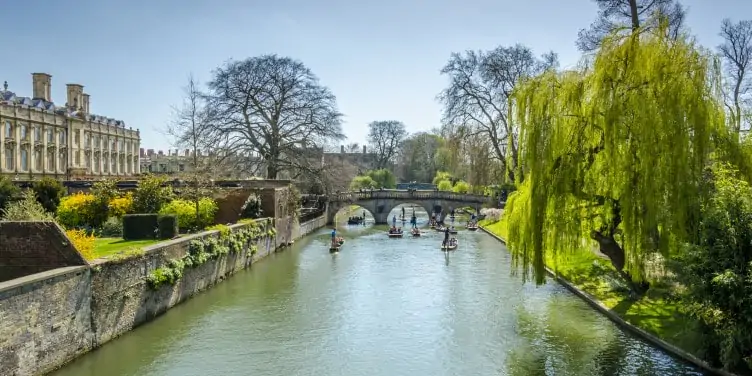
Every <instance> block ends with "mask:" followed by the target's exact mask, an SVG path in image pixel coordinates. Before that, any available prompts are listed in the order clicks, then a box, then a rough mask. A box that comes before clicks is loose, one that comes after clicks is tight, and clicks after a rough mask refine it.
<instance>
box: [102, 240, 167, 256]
mask: <svg viewBox="0 0 752 376" xmlns="http://www.w3.org/2000/svg"><path fill="white" fill-rule="evenodd" d="M160 241H162V240H158V239H146V240H123V239H122V238H96V239H95V240H94V258H95V259H98V258H106V257H108V256H112V255H115V254H118V253H124V252H126V251H128V252H134V251H137V250H139V249H140V248H141V247H145V246H148V245H152V244H155V243H159V242H160Z"/></svg>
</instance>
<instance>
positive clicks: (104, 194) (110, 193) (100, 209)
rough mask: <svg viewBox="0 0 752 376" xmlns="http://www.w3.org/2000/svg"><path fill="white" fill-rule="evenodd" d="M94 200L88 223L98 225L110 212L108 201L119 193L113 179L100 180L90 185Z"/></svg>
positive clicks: (104, 220)
mask: <svg viewBox="0 0 752 376" xmlns="http://www.w3.org/2000/svg"><path fill="white" fill-rule="evenodd" d="M91 193H92V195H93V196H94V201H93V202H92V204H91V219H90V220H89V223H88V224H89V225H90V226H92V227H99V226H101V225H102V224H103V223H105V222H106V221H107V218H109V213H110V201H111V200H112V199H114V198H116V197H118V196H119V195H120V192H119V191H118V189H117V182H116V181H115V180H113V179H106V180H100V181H98V182H96V183H94V185H92V187H91Z"/></svg>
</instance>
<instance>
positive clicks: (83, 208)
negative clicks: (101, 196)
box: [56, 193, 96, 228]
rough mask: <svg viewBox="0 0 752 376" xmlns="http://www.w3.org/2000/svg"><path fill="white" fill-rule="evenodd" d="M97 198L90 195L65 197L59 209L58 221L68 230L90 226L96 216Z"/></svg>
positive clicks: (80, 194)
mask: <svg viewBox="0 0 752 376" xmlns="http://www.w3.org/2000/svg"><path fill="white" fill-rule="evenodd" d="M95 201H96V198H95V197H94V195H92V194H88V193H76V194H73V195H69V196H65V197H63V198H62V199H61V200H60V204H59V205H58V207H57V213H56V214H57V221H58V222H59V223H60V224H61V225H63V226H64V227H66V228H74V227H79V226H86V225H88V224H89V223H90V222H91V220H92V217H93V215H94V213H93V210H94V204H95Z"/></svg>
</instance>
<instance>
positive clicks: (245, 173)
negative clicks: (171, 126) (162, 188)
mask: <svg viewBox="0 0 752 376" xmlns="http://www.w3.org/2000/svg"><path fill="white" fill-rule="evenodd" d="M139 155H140V170H141V172H143V173H151V174H155V175H167V176H175V177H180V175H181V174H191V173H193V172H194V170H195V165H196V161H195V160H194V153H193V151H192V150H190V149H185V150H182V151H181V150H177V149H176V150H167V153H165V152H164V151H162V150H157V151H155V150H154V149H143V148H141V149H140V150H139ZM198 155H199V158H198V161H199V165H200V166H204V167H206V168H205V171H206V172H207V173H210V174H211V175H213V178H216V179H247V178H252V177H254V176H255V175H256V174H255V172H256V171H258V170H260V169H261V166H260V163H261V161H260V160H259V159H256V158H251V157H247V156H228V157H217V156H216V155H213V154H212V155H209V154H207V153H206V152H205V151H204V152H202V151H201V150H199V151H198Z"/></svg>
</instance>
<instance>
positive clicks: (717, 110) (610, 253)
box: [506, 30, 724, 287]
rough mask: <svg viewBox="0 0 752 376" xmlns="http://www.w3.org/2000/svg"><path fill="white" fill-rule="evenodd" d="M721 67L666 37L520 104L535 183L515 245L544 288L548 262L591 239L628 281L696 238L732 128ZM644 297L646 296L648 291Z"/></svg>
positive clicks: (552, 83) (617, 51) (607, 45)
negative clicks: (656, 257)
mask: <svg viewBox="0 0 752 376" xmlns="http://www.w3.org/2000/svg"><path fill="white" fill-rule="evenodd" d="M713 63H714V61H713V60H712V57H711V56H709V55H706V54H704V53H703V52H702V51H701V50H700V49H699V48H698V47H696V46H695V45H694V44H693V43H692V42H691V41H688V40H686V39H679V40H672V39H671V38H670V37H667V36H666V33H665V32H663V31H662V30H659V31H658V32H655V33H643V34H635V36H633V37H631V38H628V39H626V40H624V39H618V38H607V39H606V40H604V42H603V45H602V48H601V49H600V50H599V52H598V53H597V55H596V56H595V60H594V63H593V64H592V65H591V66H588V67H587V68H586V69H583V70H581V71H570V72H563V73H559V74H557V73H554V72H547V73H544V74H542V75H540V76H538V77H536V78H534V79H531V80H529V82H527V83H526V84H525V85H524V86H522V87H520V88H518V91H517V92H516V93H515V98H514V99H515V101H516V103H517V108H516V119H517V122H518V124H519V126H520V163H521V164H522V165H523V166H524V168H525V169H526V179H525V181H524V184H522V185H521V187H520V190H519V191H517V192H515V194H513V195H512V197H511V198H510V200H509V201H508V203H507V207H506V209H507V214H508V216H509V223H510V225H509V239H508V240H509V244H510V249H511V250H512V252H513V253H514V255H515V261H516V262H518V263H521V264H522V265H523V270H524V273H525V276H527V273H528V272H529V271H530V268H529V267H530V266H532V271H533V273H534V277H535V279H536V281H537V282H538V283H543V281H544V278H545V273H544V261H543V260H544V252H546V251H552V252H560V251H568V250H573V249H577V248H581V247H582V244H583V242H582V241H583V238H584V237H589V238H591V239H593V240H595V241H596V242H597V244H598V245H599V248H600V251H601V252H602V253H603V254H604V255H606V256H607V257H609V259H610V260H611V262H612V264H613V265H614V267H615V268H616V269H617V270H618V271H619V272H620V273H621V274H622V276H623V277H625V279H627V280H628V281H630V282H632V281H644V280H645V270H644V267H645V263H644V260H645V257H646V256H647V255H648V254H650V253H652V252H655V251H657V250H661V251H663V252H664V254H668V252H669V251H671V250H675V249H676V248H677V245H678V244H681V242H682V241H683V240H686V239H688V238H689V237H690V234H691V233H692V232H693V231H692V228H691V227H692V224H693V223H695V221H696V218H697V210H698V208H699V195H698V189H699V187H698V186H699V181H700V178H701V175H702V171H703V168H704V166H705V164H706V162H707V157H708V154H709V151H710V146H711V145H710V144H711V134H712V133H713V132H720V131H722V129H723V125H724V117H723V110H722V107H721V105H720V104H719V101H718V100H717V99H716V98H717V87H718V82H719V79H718V73H717V72H716V70H714V69H713V68H714V64H713ZM643 287H644V286H643Z"/></svg>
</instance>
